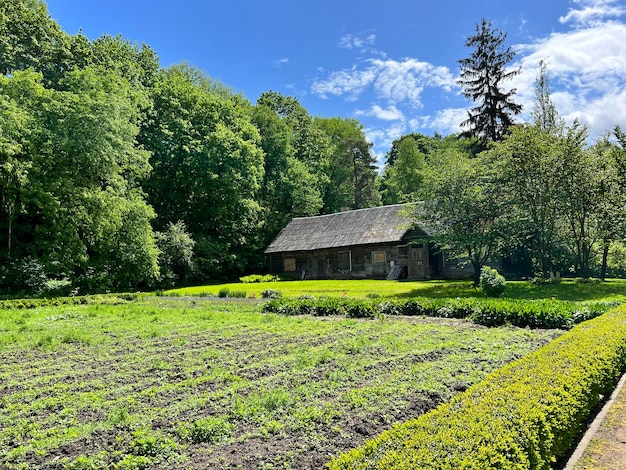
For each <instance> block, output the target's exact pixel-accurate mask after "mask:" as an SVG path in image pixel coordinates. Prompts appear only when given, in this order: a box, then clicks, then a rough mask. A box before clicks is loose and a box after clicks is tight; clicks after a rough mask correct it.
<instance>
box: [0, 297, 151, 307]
mask: <svg viewBox="0 0 626 470" xmlns="http://www.w3.org/2000/svg"><path fill="white" fill-rule="evenodd" d="M138 298H139V294H97V295H82V296H77V297H52V298H41V299H14V300H0V310H2V309H7V310H8V309H22V308H38V307H58V306H60V305H90V304H107V305H116V304H123V303H126V302H131V301H133V300H137V299H138Z"/></svg>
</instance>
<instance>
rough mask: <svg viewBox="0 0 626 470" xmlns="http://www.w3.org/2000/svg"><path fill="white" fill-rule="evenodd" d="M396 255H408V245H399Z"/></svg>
mask: <svg viewBox="0 0 626 470" xmlns="http://www.w3.org/2000/svg"><path fill="white" fill-rule="evenodd" d="M398 256H399V257H400V258H407V257H408V256H409V245H399V246H398Z"/></svg>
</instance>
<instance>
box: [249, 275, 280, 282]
mask: <svg viewBox="0 0 626 470" xmlns="http://www.w3.org/2000/svg"><path fill="white" fill-rule="evenodd" d="M279 280H280V276H277V275H275V274H250V275H249V276H243V277H240V278H239V282H241V283H243V284H252V283H254V282H276V281H279Z"/></svg>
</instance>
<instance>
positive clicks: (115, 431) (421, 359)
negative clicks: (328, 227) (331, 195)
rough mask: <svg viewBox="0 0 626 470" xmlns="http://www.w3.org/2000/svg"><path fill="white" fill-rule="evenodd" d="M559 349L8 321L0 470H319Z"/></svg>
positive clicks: (119, 322)
mask: <svg viewBox="0 0 626 470" xmlns="http://www.w3.org/2000/svg"><path fill="white" fill-rule="evenodd" d="M389 284H390V285H400V286H402V285H403V284H404V283H389ZM406 284H408V283H406ZM272 285H273V284H272ZM363 285H364V286H366V285H367V283H364V284H363ZM249 286H250V285H247V286H246V288H247V289H248V290H249ZM320 286H321V285H320ZM371 286H372V285H370V287H371ZM260 287H262V288H267V287H269V285H268V284H265V285H263V284H261V285H260ZM365 290H366V288H365V287H364V288H363V291H362V292H363V293H364V294H365ZM560 334H561V332H560V331H554V330H533V331H530V330H526V329H517V328H485V327H480V326H476V325H473V324H471V323H469V322H465V321H460V320H451V319H428V318H411V319H406V318H384V317H381V318H378V319H375V320H356V319H345V318H313V317H284V316H280V315H273V314H262V313H261V304H260V303H259V302H251V301H243V302H241V301H239V302H233V301H228V300H206V299H200V298H198V299H187V298H169V297H148V298H146V299H144V300H137V301H134V302H129V303H126V304H120V305H98V304H93V305H60V306H56V307H53V306H46V307H38V308H33V309H28V310H17V309H14V310H9V309H4V310H0V467H2V468H8V469H17V468H24V469H25V468H29V469H30V468H34V469H37V468H52V467H54V468H76V469H78V468H129V469H130V468H175V469H176V468H207V467H209V468H230V467H232V468H234V467H235V466H236V465H242V466H244V467H246V466H247V467H248V468H302V467H309V468H311V467H313V468H320V467H322V466H323V465H324V463H325V462H327V461H328V460H329V459H330V455H334V454H337V453H338V452H341V451H343V450H346V449H349V448H352V447H354V446H355V445H358V444H359V443H362V442H364V440H365V439H366V438H368V437H371V436H373V435H376V434H378V433H379V432H381V431H382V430H383V429H386V428H388V427H389V426H391V425H392V424H393V423H395V422H398V421H403V420H405V419H408V418H410V417H415V416H418V415H420V414H422V413H423V412H425V411H427V410H429V409H431V408H432V407H434V406H435V405H437V404H438V403H439V402H441V401H448V400H449V399H450V398H451V397H452V396H453V395H455V394H456V393H458V392H459V391H461V390H464V389H465V388H467V387H468V386H469V385H471V384H474V383H477V382H479V381H480V380H482V378H483V377H485V375H486V374H488V373H489V372H491V371H493V370H494V369H497V368H499V367H501V366H502V365H503V364H505V363H508V362H510V361H511V360H513V359H516V358H518V357H520V356H523V355H526V354H528V353H529V352H530V351H533V350H536V349H537V348H539V347H540V346H541V345H543V344H545V343H546V342H548V341H551V340H552V339H553V338H555V337H557V336H558V335H560Z"/></svg>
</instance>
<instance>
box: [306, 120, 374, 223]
mask: <svg viewBox="0 0 626 470" xmlns="http://www.w3.org/2000/svg"><path fill="white" fill-rule="evenodd" d="M315 125H316V126H317V127H318V128H319V129H321V130H322V131H323V132H324V133H325V134H326V135H327V136H328V138H329V139H330V142H331V144H332V155H331V157H330V162H329V166H328V170H327V175H328V179H329V184H328V187H326V188H325V192H324V209H323V211H324V213H327V214H328V213H332V212H338V211H341V210H345V208H350V209H362V208H364V207H373V206H377V205H379V204H380V195H379V194H378V189H377V188H376V184H375V183H376V174H377V166H376V158H375V157H374V156H373V155H372V154H371V152H370V149H371V147H372V144H371V143H369V142H367V140H366V137H365V132H364V129H363V125H362V124H361V123H360V122H358V121H357V120H355V119H343V118H339V117H333V118H319V117H318V118H315Z"/></svg>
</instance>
